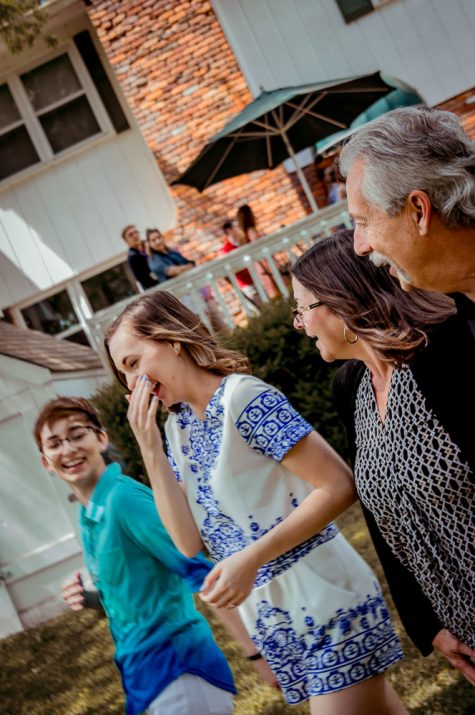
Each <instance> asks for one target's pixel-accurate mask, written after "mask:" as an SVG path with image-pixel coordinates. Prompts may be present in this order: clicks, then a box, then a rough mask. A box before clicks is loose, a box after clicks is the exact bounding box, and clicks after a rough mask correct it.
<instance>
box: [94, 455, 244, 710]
mask: <svg viewBox="0 0 475 715" xmlns="http://www.w3.org/2000/svg"><path fill="white" fill-rule="evenodd" d="M80 526H81V537H82V541H83V545H84V554H85V561H86V566H87V568H88V569H89V572H90V573H91V576H92V578H93V580H94V583H95V586H96V588H97V590H98V592H99V596H100V599H101V602H102V605H103V606H104V610H105V611H106V614H107V616H108V618H109V626H110V630H111V633H112V637H113V639H114V642H115V646H116V653H115V661H116V664H117V666H118V667H119V670H120V672H121V675H122V682H123V687H124V691H125V694H126V712H127V714H128V715H137V714H138V713H141V712H142V711H143V710H145V709H146V708H147V707H148V706H149V705H150V703H151V702H152V701H153V700H154V699H155V698H156V697H157V696H158V695H159V694H160V693H161V691H162V690H163V689H164V688H166V687H167V685H169V684H170V683H171V682H172V681H173V680H175V679H176V678H178V677H179V676H180V675H182V674H183V673H192V674H194V675H199V676H201V677H202V678H204V679H205V680H207V681H208V682H210V683H212V684H213V685H216V686H217V687H219V688H223V689H224V690H228V691H230V692H233V693H234V692H236V691H235V688H234V684H233V677H232V674H231V671H230V669H229V666H228V664H227V661H226V659H225V657H224V655H223V653H222V652H221V651H220V649H219V648H218V646H217V645H216V643H215V641H214V639H213V635H212V633H211V629H210V627H209V625H208V623H207V622H206V620H205V619H204V618H203V616H201V615H200V613H198V611H197V610H196V608H195V606H194V602H193V597H192V591H198V590H199V589H200V587H201V585H202V583H203V579H204V577H205V576H206V574H207V573H208V572H209V570H210V568H211V564H210V562H209V561H208V560H207V559H205V558H204V557H203V556H198V557H196V558H194V559H188V558H186V557H185V556H183V555H182V554H180V552H179V551H178V550H177V549H176V548H175V546H174V544H173V542H172V540H171V539H170V537H169V536H168V534H167V532H166V531H165V528H164V526H163V524H162V522H161V521H160V518H159V516H158V512H157V510H156V507H155V502H154V500H153V495H152V492H151V490H150V489H149V488H148V487H146V486H144V485H143V484H140V483H139V482H136V481H135V480H133V479H130V477H126V476H124V475H123V474H122V473H121V470H120V466H119V465H118V464H111V465H109V466H108V467H107V468H106V470H105V471H104V473H103V474H102V476H101V477H100V479H99V482H98V483H97V485H96V487H95V489H94V492H93V494H92V497H91V499H90V501H89V502H88V504H87V506H86V507H84V506H81V507H80Z"/></svg>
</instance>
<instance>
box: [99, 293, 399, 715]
mask: <svg viewBox="0 0 475 715" xmlns="http://www.w3.org/2000/svg"><path fill="white" fill-rule="evenodd" d="M105 342H106V349H107V351H108V354H109V357H110V360H111V365H112V368H113V370H114V372H115V374H116V376H117V378H118V379H119V380H120V382H121V383H122V384H123V385H125V386H126V387H127V389H128V390H129V391H130V392H131V395H130V397H129V400H130V406H129V411H128V418H129V421H130V424H131V426H132V429H133V431H134V434H135V436H136V438H137V441H138V444H139V446H140V450H141V452H142V456H143V459H144V463H145V466H146V469H147V472H148V475H149V478H150V482H151V484H152V488H153V491H154V495H155V499H156V504H157V508H158V511H159V513H160V515H161V517H162V519H163V522H164V524H165V526H166V528H167V530H168V531H169V533H170V535H171V537H172V539H173V541H174V542H175V544H176V546H177V548H178V549H179V550H180V551H181V552H182V553H183V554H185V555H188V556H190V555H191V554H196V553H198V552H199V551H200V550H201V549H202V548H203V545H205V546H206V548H207V550H208V552H209V554H210V556H211V558H212V560H213V561H214V562H215V564H216V565H215V567H214V569H213V570H212V571H211V573H210V575H209V577H207V578H206V579H205V582H204V586H203V589H202V598H203V600H205V601H207V602H208V603H211V604H212V605H215V606H219V607H228V608H235V607H239V613H240V615H241V617H242V619H243V621H244V623H245V625H246V627H247V629H248V631H249V633H250V635H251V637H252V639H253V641H254V643H255V645H256V648H257V651H256V654H255V657H256V658H259V657H260V653H262V655H263V656H264V657H265V659H266V661H267V663H268V664H269V665H270V667H271V668H272V669H273V670H274V672H275V674H276V677H277V680H278V682H279V685H280V687H281V689H282V691H283V693H284V696H285V698H286V700H287V702H289V703H298V702H301V701H304V700H309V701H310V711H311V712H312V713H315V714H316V713H317V712H318V714H319V715H341V713H345V715H366V714H367V713H368V712H374V713H378V715H403V713H406V710H405V708H404V706H403V705H402V703H401V702H400V701H399V699H398V698H397V696H396V694H395V693H394V691H393V690H392V688H391V687H390V686H389V684H388V683H387V682H386V680H385V678H384V672H385V671H386V670H387V668H388V667H389V666H390V665H391V664H392V663H395V662H396V661H398V660H399V659H400V658H401V651H400V646H399V642H398V640H397V637H396V635H395V633H394V631H393V628H392V625H391V621H390V617H389V613H388V610H387V607H386V604H385V602H384V599H383V597H382V594H381V591H380V587H379V584H378V582H377V580H376V578H375V576H374V574H373V573H372V572H371V570H370V569H369V567H368V566H367V565H366V563H365V562H364V561H363V560H362V559H361V558H360V557H359V556H358V554H357V553H356V552H355V551H354V550H353V549H352V547H351V546H350V545H349V544H348V542H347V541H346V540H345V539H344V538H343V536H341V534H339V533H338V530H337V528H336V526H335V525H334V523H333V522H332V519H333V518H334V516H335V514H337V513H340V512H341V511H342V510H344V509H345V508H346V507H348V506H349V505H350V504H351V503H352V502H353V500H354V498H355V492H354V486H353V482H352V478H351V472H350V470H349V469H348V467H347V466H346V465H345V463H344V462H343V460H342V459H340V457H338V455H337V454H336V453H335V452H334V451H333V449H332V448H331V447H330V446H329V445H328V444H327V443H326V442H325V441H324V440H323V438H322V437H321V436H320V435H319V434H317V433H316V432H315V431H314V430H313V429H312V427H311V426H310V425H309V424H308V423H307V422H306V421H305V420H304V419H303V418H302V417H301V416H300V415H299V413H298V412H297V411H296V410H295V409H294V408H293V407H292V405H290V404H289V402H288V401H287V400H286V398H285V396H284V395H283V394H282V393H280V392H279V391H277V390H275V389H274V388H272V387H271V386H270V385H267V384H265V383H264V382H262V381H261V380H259V379H257V378H255V377H252V376H251V375H249V364H248V361H247V359H246V358H244V357H243V356H241V355H239V354H238V353H235V352H233V351H231V350H228V349H226V348H224V347H221V346H219V344H218V343H217V342H216V341H215V340H214V338H213V337H212V336H211V335H210V333H209V332H208V330H207V329H206V327H205V326H204V325H203V324H202V323H201V321H200V319H199V318H198V317H197V316H196V315H195V314H194V313H192V312H191V311H189V310H188V309H187V308H186V307H185V306H184V305H182V304H181V303H180V302H179V301H178V300H176V299H175V298H174V297H173V296H172V295H171V294H170V293H167V292H164V291H159V292H156V293H154V294H153V295H149V296H143V297H141V298H140V299H138V300H136V301H134V302H133V303H131V304H130V305H129V306H128V307H127V308H126V310H125V311H124V312H123V313H122V315H120V316H119V318H118V319H117V320H116V321H115V322H114V323H113V324H112V326H111V327H110V329H109V331H108V333H107V336H106V341H105ZM159 401H161V402H162V403H163V404H164V405H165V406H166V407H167V408H168V409H169V410H170V415H169V417H168V420H167V422H166V425H165V432H166V437H167V450H168V457H167V455H166V454H165V451H164V448H163V444H162V440H161V437H160V432H159V430H158V428H157V425H156V413H157V406H158V402H159ZM333 485H335V486H336V489H334V488H333ZM330 492H331V493H332V496H331V498H329V497H328V495H329V493H330Z"/></svg>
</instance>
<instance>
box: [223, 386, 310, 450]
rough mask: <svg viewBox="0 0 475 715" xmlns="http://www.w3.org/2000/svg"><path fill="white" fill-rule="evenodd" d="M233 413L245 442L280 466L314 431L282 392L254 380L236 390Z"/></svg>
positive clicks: (232, 398)
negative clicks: (293, 448)
mask: <svg viewBox="0 0 475 715" xmlns="http://www.w3.org/2000/svg"><path fill="white" fill-rule="evenodd" d="M231 412H232V415H233V418H234V423H235V425H236V428H237V430H238V432H239V434H240V435H241V437H242V438H243V439H244V441H245V442H247V444H248V445H249V446H250V447H252V449H254V450H256V452H259V453H260V454H264V455H265V456H267V457H272V458H273V459H275V460H277V461H278V462H281V461H282V460H283V459H284V457H285V455H286V454H287V452H289V451H290V450H291V449H292V447H294V446H295V445H296V444H297V442H299V441H300V440H301V439H302V438H303V437H305V436H306V435H307V434H309V433H310V432H312V430H313V427H312V425H311V424H309V423H308V422H307V420H305V419H304V418H303V417H302V416H301V415H300V414H299V413H298V412H297V410H296V409H295V408H294V407H292V405H291V404H290V402H289V401H288V400H287V398H286V397H285V395H283V394H282V392H279V390H276V389H275V388H274V387H271V386H270V385H267V384H266V383H265V382H262V380H259V379H258V378H255V377H251V376H244V377H243V378H242V379H241V380H240V382H239V383H238V384H237V385H236V386H235V389H234V393H233V395H232V397H231Z"/></svg>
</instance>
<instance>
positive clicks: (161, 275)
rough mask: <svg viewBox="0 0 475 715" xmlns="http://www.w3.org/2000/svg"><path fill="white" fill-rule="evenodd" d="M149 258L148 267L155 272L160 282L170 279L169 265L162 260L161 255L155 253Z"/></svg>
mask: <svg viewBox="0 0 475 715" xmlns="http://www.w3.org/2000/svg"><path fill="white" fill-rule="evenodd" d="M147 260H148V267H149V268H150V270H151V271H152V272H153V273H154V275H155V277H156V279H157V281H158V282H159V283H163V281H166V280H167V279H168V276H167V274H166V270H167V268H168V266H167V264H166V262H165V261H163V260H162V258H161V256H159V255H158V253H153V254H152V255H151V256H149V257H148V259H147Z"/></svg>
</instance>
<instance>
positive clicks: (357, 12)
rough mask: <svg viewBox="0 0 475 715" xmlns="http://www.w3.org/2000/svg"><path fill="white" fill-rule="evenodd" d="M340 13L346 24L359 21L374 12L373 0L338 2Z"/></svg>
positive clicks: (340, 0) (341, 0) (344, 0)
mask: <svg viewBox="0 0 475 715" xmlns="http://www.w3.org/2000/svg"><path fill="white" fill-rule="evenodd" d="M336 3H337V5H338V7H339V8H340V12H341V14H342V15H343V18H344V20H345V22H347V23H348V22H352V21H353V20H357V19H358V18H359V17H363V15H367V14H368V13H369V12H373V10H374V6H373V3H372V2H371V0H336Z"/></svg>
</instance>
